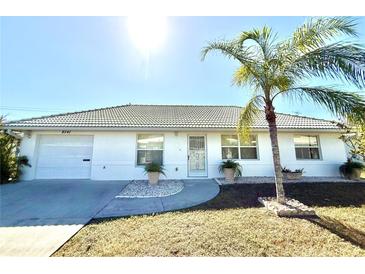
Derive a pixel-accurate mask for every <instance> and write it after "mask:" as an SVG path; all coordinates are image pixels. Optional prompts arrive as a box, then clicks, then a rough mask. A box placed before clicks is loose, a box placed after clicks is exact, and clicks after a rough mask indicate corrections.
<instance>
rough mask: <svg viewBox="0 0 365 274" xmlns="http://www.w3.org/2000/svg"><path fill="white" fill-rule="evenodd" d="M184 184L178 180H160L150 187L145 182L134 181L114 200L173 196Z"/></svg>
mask: <svg viewBox="0 0 365 274" xmlns="http://www.w3.org/2000/svg"><path fill="white" fill-rule="evenodd" d="M183 188H184V183H183V182H182V181H180V180H160V181H159V182H158V184H156V185H151V184H149V183H148V181H147V180H134V181H132V182H131V183H129V184H128V185H127V186H126V187H125V188H124V189H123V190H122V191H121V192H120V193H119V194H118V195H117V196H116V198H154V197H166V196H170V195H174V194H177V193H179V192H180V191H182V190H183Z"/></svg>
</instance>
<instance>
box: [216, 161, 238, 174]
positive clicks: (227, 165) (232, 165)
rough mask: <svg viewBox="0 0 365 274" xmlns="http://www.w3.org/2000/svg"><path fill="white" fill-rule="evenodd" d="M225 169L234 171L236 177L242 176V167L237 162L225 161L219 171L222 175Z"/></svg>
mask: <svg viewBox="0 0 365 274" xmlns="http://www.w3.org/2000/svg"><path fill="white" fill-rule="evenodd" d="M225 168H232V169H234V174H235V176H242V166H241V165H240V163H238V162H235V161H233V160H226V161H223V162H222V163H221V164H220V165H219V167H218V170H219V172H220V173H223V172H224V169H225Z"/></svg>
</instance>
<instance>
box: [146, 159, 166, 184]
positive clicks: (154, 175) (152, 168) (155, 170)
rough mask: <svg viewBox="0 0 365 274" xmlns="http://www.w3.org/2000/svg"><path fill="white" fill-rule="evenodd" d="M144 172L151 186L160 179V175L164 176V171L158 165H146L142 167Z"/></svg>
mask: <svg viewBox="0 0 365 274" xmlns="http://www.w3.org/2000/svg"><path fill="white" fill-rule="evenodd" d="M144 171H145V173H147V176H148V182H149V183H150V184H151V185H156V184H157V183H158V180H159V179H160V174H163V175H165V169H164V167H163V166H162V165H160V164H159V163H154V162H152V163H148V164H146V165H145V166H144Z"/></svg>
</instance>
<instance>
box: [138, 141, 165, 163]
mask: <svg viewBox="0 0 365 274" xmlns="http://www.w3.org/2000/svg"><path fill="white" fill-rule="evenodd" d="M152 162H155V163H159V164H160V165H162V164H163V135H158V134H138V135H137V165H145V164H148V163H152Z"/></svg>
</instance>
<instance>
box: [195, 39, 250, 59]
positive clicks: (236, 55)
mask: <svg viewBox="0 0 365 274" xmlns="http://www.w3.org/2000/svg"><path fill="white" fill-rule="evenodd" d="M211 51H219V52H221V53H222V54H223V55H224V56H226V57H228V58H233V59H236V60H238V61H239V62H240V63H241V64H245V63H249V62H253V60H252V59H251V58H250V55H251V54H250V52H249V50H248V49H244V48H242V47H241V45H240V44H239V43H237V41H236V40H233V41H215V42H209V43H208V45H207V46H206V47H204V48H203V49H202V51H201V60H202V61H204V60H205V58H206V56H207V54H208V53H210V52H211Z"/></svg>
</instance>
